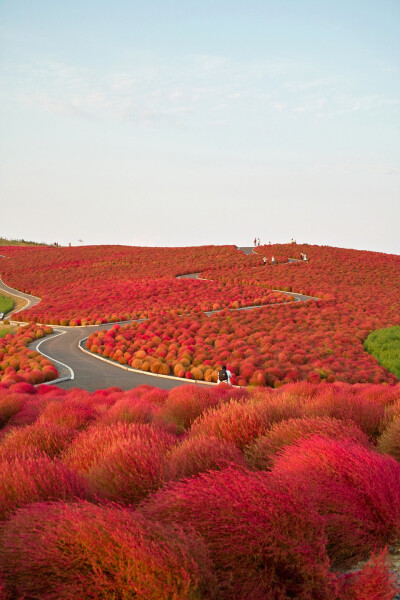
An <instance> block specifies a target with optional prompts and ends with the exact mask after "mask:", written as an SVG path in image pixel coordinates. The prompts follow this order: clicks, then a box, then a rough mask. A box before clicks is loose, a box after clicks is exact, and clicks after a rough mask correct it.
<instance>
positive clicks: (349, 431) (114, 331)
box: [0, 245, 400, 600]
mask: <svg viewBox="0 0 400 600" xmlns="http://www.w3.org/2000/svg"><path fill="white" fill-rule="evenodd" d="M300 252H303V253H304V252H305V253H306V254H307V257H308V258H309V261H308V262H305V261H302V262H298V263H289V262H288V259H289V258H298V257H299V255H300ZM4 254H5V255H6V256H7V258H6V259H1V262H0V272H1V276H2V279H3V281H4V282H5V283H6V284H8V285H10V286H13V287H15V288H17V289H19V290H21V291H24V292H28V293H31V294H33V295H35V296H38V297H40V298H41V302H40V303H39V304H38V305H37V306H35V307H34V308H32V309H31V310H29V311H24V312H21V313H17V314H15V315H14V318H15V319H19V320H20V321H28V322H29V325H28V326H27V327H20V328H19V329H18V331H17V333H15V334H7V335H6V336H5V337H4V338H2V339H0V520H1V522H2V526H1V527H0V600H22V599H26V600H39V599H40V600H111V599H112V600H137V599H138V598H141V599H143V600H294V599H296V600H394V598H395V595H396V593H398V592H399V587H398V576H399V571H398V569H399V555H400V383H399V382H398V379H397V378H396V376H395V375H394V374H393V373H391V372H389V371H388V369H387V368H386V367H385V366H383V364H384V363H383V362H382V360H380V363H381V364H379V362H378V361H377V360H376V358H374V356H372V355H371V354H369V353H368V352H366V350H365V348H364V343H365V341H366V339H367V338H368V336H370V335H371V333H372V332H374V331H377V330H381V329H384V328H391V329H390V330H389V331H390V335H389V334H384V336H383V338H382V337H379V336H378V337H375V336H372V339H373V342H374V344H375V346H376V345H377V346H378V349H379V348H384V350H385V351H386V349H387V343H388V340H389V339H392V337H393V335H392V334H393V332H395V334H396V336H397V337H396V336H395V337H396V340H397V339H398V329H399V327H398V326H399V325H400V310H399V291H400V257H399V256H394V255H386V254H379V253H372V252H361V251H356V250H343V249H339V248H329V247H325V246H324V247H320V246H310V245H280V246H278V245H275V246H267V247H261V248H257V249H256V253H253V254H252V255H249V256H245V255H244V254H243V253H241V252H239V251H238V250H237V249H236V247H234V246H222V247H210V246H209V247H203V248H129V247H120V246H118V247H112V246H98V247H87V248H85V247H82V248H51V247H48V248H44V247H35V248H18V247H10V248H5V249H4ZM264 255H265V256H267V258H268V259H269V261H270V258H271V256H274V257H275V259H276V261H277V264H275V265H274V266H272V265H271V264H270V263H269V264H267V265H266V266H265V267H264V266H263V263H262V257H263V256H264ZM187 273H200V274H201V275H200V277H201V278H202V279H201V280H192V279H177V278H176V277H177V276H179V275H183V274H187ZM276 290H278V291H276ZM279 290H280V291H279ZM283 291H293V292H298V293H301V294H305V295H308V296H312V297H313V299H310V300H308V301H307V302H297V301H295V300H294V299H293V298H291V297H289V296H287V295H285V294H283V293H282V292H283ZM290 298H291V299H290ZM244 307H253V308H250V309H249V310H238V309H239V308H244ZM209 310H214V311H219V312H215V313H214V314H212V315H209V316H207V315H205V314H204V313H205V311H209ZM131 319H134V320H135V319H140V321H134V322H132V323H129V324H117V323H116V321H119V320H131ZM105 322H112V323H113V322H114V323H115V324H114V325H113V326H112V328H111V329H110V330H108V331H105V330H96V331H94V332H93V333H92V334H91V335H90V336H89V338H88V341H87V348H88V349H89V350H90V351H91V352H92V353H93V355H100V356H102V357H103V358H107V359H109V360H112V361H116V362H118V363H119V364H122V365H128V366H131V367H132V368H134V369H139V370H142V371H147V372H149V373H156V374H165V375H173V376H175V377H179V378H185V379H188V385H183V386H180V387H176V388H174V389H172V390H171V391H169V392H168V391H164V390H161V389H158V388H156V387H151V386H150V385H141V386H139V387H136V388H134V389H132V390H130V391H126V392H124V391H122V390H121V389H119V388H117V387H114V388H109V389H106V390H97V391H96V392H94V393H89V392H86V391H84V390H81V389H78V388H74V389H71V390H69V391H66V390H63V389H61V388H59V387H56V386H54V385H43V382H49V381H51V380H52V379H54V378H55V377H56V376H57V371H56V369H55V368H54V367H53V366H52V365H51V363H50V361H49V360H48V359H46V358H45V357H43V356H41V355H40V354H39V353H38V352H35V351H33V350H32V349H30V348H29V347H28V344H30V343H31V342H32V341H34V340H36V339H40V338H42V337H43V336H45V335H47V334H49V333H51V332H52V327H51V325H53V326H57V325H60V324H63V325H70V326H77V325H81V324H82V325H85V324H93V325H94V324H97V325H101V324H102V323H105ZM369 339H371V338H369ZM366 346H367V347H368V348H369V346H368V343H367V344H366ZM390 356H392V355H390ZM93 360H95V357H93ZM98 364H99V365H100V368H101V365H102V364H104V363H102V362H100V361H98ZM222 364H226V365H227V366H228V368H229V369H230V370H231V372H232V373H233V383H234V384H235V385H236V386H237V387H231V386H228V385H226V384H221V385H214V386H212V385H208V386H199V385H193V383H192V384H191V383H190V380H204V381H208V382H215V381H216V378H217V373H218V369H219V368H220V366H221V365H222ZM116 371H118V369H116ZM149 381H151V383H153V382H156V381H157V380H156V379H151V380H150V379H149ZM38 384H39V385H38ZM396 557H397V560H396Z"/></svg>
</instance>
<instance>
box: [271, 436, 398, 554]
mask: <svg viewBox="0 0 400 600" xmlns="http://www.w3.org/2000/svg"><path fill="white" fill-rule="evenodd" d="M271 476H272V479H273V480H275V481H276V482H277V483H278V485H283V486H285V485H286V486H287V487H289V488H290V489H293V490H297V493H298V494H300V495H302V494H304V495H305V496H307V497H308V498H309V499H310V501H311V502H312V503H313V504H314V506H315V508H316V509H317V510H318V512H319V513H320V514H321V515H322V516H323V517H324V520H325V524H326V531H327V535H328V539H329V544H328V550H329V554H330V557H331V559H332V561H333V562H334V563H335V564H337V565H340V566H342V565H348V564H352V563H354V562H355V561H357V560H361V559H364V558H366V557H367V556H368V554H369V553H370V552H371V550H373V549H374V548H375V547H377V548H382V547H383V546H385V545H386V544H390V543H392V542H393V541H395V540H396V539H398V536H399V535H400V465H399V464H398V463H397V462H396V461H395V460H394V459H393V458H391V457H390V456H381V455H379V454H378V453H376V452H373V451H371V450H368V449H367V448H365V447H363V446H361V445H359V444H356V443H354V442H351V441H348V440H342V441H334V440H330V439H324V438H321V437H318V436H315V437H312V438H309V439H306V440H300V441H299V442H297V443H294V444H292V445H291V446H287V447H286V448H285V449H284V450H283V451H282V453H281V454H280V455H279V456H278V457H277V458H276V460H275V463H274V468H273V470H272V471H271Z"/></svg>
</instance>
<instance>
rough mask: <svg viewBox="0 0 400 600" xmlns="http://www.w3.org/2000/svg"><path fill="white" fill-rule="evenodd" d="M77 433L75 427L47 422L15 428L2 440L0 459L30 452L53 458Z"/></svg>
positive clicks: (25, 454)
mask: <svg viewBox="0 0 400 600" xmlns="http://www.w3.org/2000/svg"><path fill="white" fill-rule="evenodd" d="M75 434H76V432H75V431H74V430H73V429H69V428H67V427H59V426H57V425H50V424H47V423H45V424H43V425H42V424H41V423H33V424H32V425H27V426H26V427H22V428H14V429H12V430H11V431H10V432H9V433H7V435H5V436H4V438H3V439H2V440H1V442H0V460H3V459H5V458H18V456H27V455H28V454H29V455H32V456H34V455H36V456H37V455H40V454H46V455H47V456H49V457H50V458H53V457H55V456H58V455H59V454H60V453H61V452H62V451H63V450H64V449H65V448H66V447H67V446H68V445H69V444H70V443H71V441H72V439H73V437H74V436H75Z"/></svg>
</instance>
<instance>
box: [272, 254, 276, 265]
mask: <svg viewBox="0 0 400 600" xmlns="http://www.w3.org/2000/svg"><path fill="white" fill-rule="evenodd" d="M271 264H272V265H274V264H275V257H274V256H273V257H272V258H271Z"/></svg>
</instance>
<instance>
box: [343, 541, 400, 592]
mask: <svg viewBox="0 0 400 600" xmlns="http://www.w3.org/2000/svg"><path fill="white" fill-rule="evenodd" d="M388 558H389V557H388V553H387V551H386V550H383V551H382V552H381V553H379V554H378V555H372V557H371V558H370V560H369V561H368V562H367V563H366V564H365V565H364V566H363V568H362V569H361V570H360V571H356V572H353V573H350V574H348V575H347V576H345V578H344V579H343V580H342V585H341V586H340V587H341V589H340V592H339V594H340V595H339V598H340V600H393V599H394V597H395V595H396V593H397V592H399V585H398V584H397V582H396V575H395V574H394V573H393V571H391V569H390V562H389V560H388Z"/></svg>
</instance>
